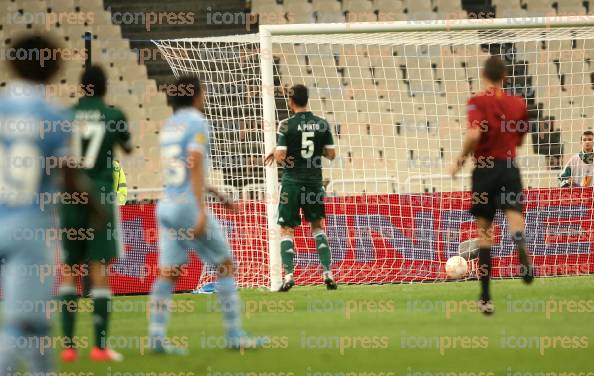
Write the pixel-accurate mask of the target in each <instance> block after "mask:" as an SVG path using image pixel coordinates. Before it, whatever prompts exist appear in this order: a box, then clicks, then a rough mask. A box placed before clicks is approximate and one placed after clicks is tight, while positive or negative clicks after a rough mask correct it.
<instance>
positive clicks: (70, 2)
mask: <svg viewBox="0 0 594 376" xmlns="http://www.w3.org/2000/svg"><path fill="white" fill-rule="evenodd" d="M48 8H49V9H50V10H51V12H52V13H65V12H74V10H75V5H74V0H49V1H48Z"/></svg>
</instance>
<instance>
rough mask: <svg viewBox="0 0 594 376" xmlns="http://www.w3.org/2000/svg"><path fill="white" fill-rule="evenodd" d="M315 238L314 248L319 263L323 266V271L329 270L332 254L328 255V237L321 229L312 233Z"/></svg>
mask: <svg viewBox="0 0 594 376" xmlns="http://www.w3.org/2000/svg"><path fill="white" fill-rule="evenodd" d="M313 236H314V239H315V240H316V249H317V250H318V256H319V257H320V263H321V264H322V266H323V267H324V271H325V272H328V271H330V263H331V262H332V256H331V255H330V246H328V238H327V237H326V234H325V233H324V231H323V230H318V231H316V232H314V234H313Z"/></svg>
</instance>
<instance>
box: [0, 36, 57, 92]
mask: <svg viewBox="0 0 594 376" xmlns="http://www.w3.org/2000/svg"><path fill="white" fill-rule="evenodd" d="M8 58H9V60H10V66H11V68H12V70H13V71H14V72H15V73H16V75H17V76H18V77H19V78H22V79H26V80H29V81H33V82H37V83H47V82H48V81H50V80H51V79H52V77H54V75H55V74H56V73H57V72H58V71H59V70H60V67H61V65H62V57H61V53H60V48H59V46H58V44H57V43H55V42H54V41H53V40H51V38H48V37H45V36H41V35H36V34H28V35H25V36H22V37H18V38H16V39H15V40H14V41H13V43H12V44H11V46H10V47H9V53H8Z"/></svg>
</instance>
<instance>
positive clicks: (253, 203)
mask: <svg viewBox="0 0 594 376" xmlns="http://www.w3.org/2000/svg"><path fill="white" fill-rule="evenodd" d="M566 21H567V22H566ZM432 22H433V24H432V25H429V24H425V23H422V22H419V23H417V24H415V23H409V22H401V23H390V24H385V23H384V24H379V25H375V24H349V25H298V26H295V25H283V26H282V27H266V28H265V32H266V33H269V32H270V33H271V36H270V37H269V38H265V39H262V35H258V34H250V35H239V36H230V37H216V38H215V37H213V38H200V39H197V38H194V39H177V40H160V41H155V43H156V44H157V46H158V47H159V49H160V51H161V53H162V54H163V56H164V57H165V58H166V60H167V61H168V63H169V65H170V66H171V69H172V70H173V72H174V74H175V75H176V76H177V75H181V74H197V75H199V76H201V77H202V78H203V79H204V80H205V82H206V83H207V90H208V91H207V111H206V112H207V117H208V118H209V120H210V123H211V125H212V143H211V152H212V161H213V166H212V167H213V171H212V172H211V175H210V176H211V180H212V183H213V184H214V185H218V186H222V187H226V189H227V190H228V191H230V192H233V193H234V194H235V195H236V198H237V199H238V200H240V202H241V205H242V206H243V207H242V211H241V212H239V213H237V214H231V213H227V212H224V211H222V210H219V209H217V208H215V209H216V211H217V213H218V214H219V215H220V216H221V218H222V220H223V222H224V224H225V226H227V228H228V229H229V230H230V237H231V240H232V245H233V250H234V255H235V259H236V262H237V264H238V267H239V281H240V284H241V285H242V286H268V285H275V284H278V283H279V282H280V254H279V248H278V244H277V243H278V242H279V237H278V228H277V226H276V217H275V215H276V213H275V210H276V205H277V203H278V176H280V174H281V173H282V171H280V170H279V171H277V170H276V169H275V168H272V167H269V168H266V167H265V166H264V165H263V161H262V158H263V156H264V154H265V153H266V152H268V151H270V149H271V148H272V146H273V145H274V143H275V128H276V124H277V122H278V121H280V120H282V119H285V118H287V117H288V116H290V115H291V114H290V113H289V110H288V107H287V97H286V94H287V92H288V88H289V87H290V86H292V85H294V84H305V85H306V86H307V87H308V88H309V93H310V100H309V108H310V109H311V111H313V112H314V113H315V114H318V115H319V116H322V117H325V118H326V119H327V120H328V121H329V122H330V124H331V126H332V130H333V133H334V135H335V137H334V138H335V143H336V144H337V158H336V160H335V161H333V162H331V163H330V162H327V161H325V163H324V165H323V176H324V184H325V187H326V192H327V196H328V198H327V200H326V211H327V218H326V227H327V230H326V232H327V234H328V237H329V242H330V247H331V251H332V258H333V270H334V273H335V276H336V277H337V279H338V281H339V283H340V282H342V283H393V282H410V281H428V280H435V281H439V280H444V279H446V276H445V270H444V264H445V261H446V260H447V259H448V258H449V257H451V256H455V255H458V254H460V252H461V251H462V252H468V251H469V250H468V249H467V248H468V245H469V244H476V242H473V241H471V240H472V239H473V238H475V237H476V234H475V232H476V229H475V227H474V223H473V219H472V217H471V216H470V215H469V214H468V212H467V210H468V208H469V207H470V193H469V189H470V173H471V168H472V164H468V165H467V166H466V167H465V170H464V171H463V173H462V174H461V175H460V176H459V177H458V178H457V179H455V180H452V179H451V178H450V177H449V176H448V175H447V166H448V165H449V163H450V162H451V161H452V159H453V157H454V155H455V153H457V152H458V151H459V150H460V148H461V146H462V139H463V135H464V132H465V128H466V101H467V100H468V98H469V97H470V96H471V95H473V94H474V93H476V92H478V91H480V90H481V79H480V68H481V65H482V64H483V62H484V61H485V60H486V59H487V58H488V57H489V56H490V55H499V56H501V58H502V59H503V60H504V62H505V63H506V64H507V66H508V79H507V80H506V89H507V90H508V91H509V92H511V93H515V94H517V95H522V96H524V97H525V99H526V101H527V103H528V105H529V107H530V108H531V122H530V128H531V129H530V134H528V135H527V137H526V142H525V143H524V145H523V146H522V147H521V148H520V149H519V156H518V158H517V160H518V164H519V166H520V168H521V171H522V179H523V185H524V187H525V189H526V191H525V204H524V206H525V213H524V214H525V216H526V221H527V225H526V234H527V239H528V247H529V250H530V253H531V254H532V257H533V260H534V262H535V264H536V266H537V272H538V273H539V274H540V275H568V274H584V273H590V272H592V271H594V265H593V263H592V261H594V256H593V254H592V235H591V234H592V226H593V225H594V211H593V209H594V208H593V203H592V201H593V200H592V188H591V184H590V186H589V187H587V186H585V185H586V184H585V183H584V184H581V183H580V186H577V185H575V186H573V187H567V188H561V181H560V179H559V175H560V174H561V173H562V168H563V167H564V165H565V163H566V162H567V161H568V160H569V158H570V157H572V156H574V155H580V154H579V153H580V152H582V151H583V150H582V142H581V135H582V133H583V132H584V131H586V130H591V129H592V124H593V121H594V120H593V114H594V101H592V98H593V94H594V91H593V88H594V83H593V77H594V73H593V72H594V28H592V27H591V26H587V25H588V24H593V23H594V18H593V17H581V19H580V20H577V19H576V18H571V17H566V18H565V19H563V20H562V19H546V18H539V19H521V20H520V19H504V20H496V21H494V20H482V21H480V20H474V21H467V20H466V21H460V20H457V21H455V23H454V24H450V23H448V21H443V22H440V21H432ZM428 25H429V26H431V27H429V26H428ZM374 29H377V30H374ZM263 30H264V29H263V28H262V27H261V33H262V32H263ZM264 40H265V41H266V45H263V44H262V43H263V42H262V41H264ZM271 68H272V69H271ZM590 168H591V167H590ZM574 173H575V172H574ZM578 180H579V178H578V177H576V179H575V181H578ZM494 223H495V227H494V229H495V245H494V247H493V259H494V271H493V274H494V276H496V277H515V276H517V275H518V267H517V264H518V262H517V258H516V254H515V251H514V248H513V243H512V241H511V239H510V237H509V236H508V234H507V228H506V222H505V220H504V218H503V216H502V213H498V214H497V216H496V218H495V221H494ZM461 244H462V247H461ZM295 245H296V257H295V263H296V272H295V276H296V282H297V283H298V284H308V283H319V282H321V267H320V266H319V262H318V255H317V253H316V251H315V243H314V241H313V239H312V237H311V235H310V229H309V226H308V225H307V224H305V225H303V226H301V227H299V228H297V230H296V242H295ZM472 276H473V274H472V272H471V273H469V275H468V277H469V278H470V277H472Z"/></svg>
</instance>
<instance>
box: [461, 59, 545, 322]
mask: <svg viewBox="0 0 594 376" xmlns="http://www.w3.org/2000/svg"><path fill="white" fill-rule="evenodd" d="M505 71H506V67H505V64H504V63H503V62H502V61H501V59H500V58H499V57H496V56H492V57H490V58H489V59H487V61H486V62H485V65H484V67H483V71H482V78H483V80H484V83H485V91H483V92H481V93H478V94H477V95H475V96H473V97H472V98H470V100H469V101H468V104H467V112H468V129H467V131H466V136H465V138H464V143H463V146H462V151H461V152H460V154H459V156H458V157H457V158H456V160H455V161H454V163H453V164H452V166H451V167H450V174H451V175H452V177H455V176H456V174H457V173H458V171H460V169H461V168H462V166H463V165H464V162H465V161H466V158H467V157H468V156H469V155H471V154H472V155H473V157H474V160H475V168H474V171H473V172H472V208H471V209H470V212H471V213H472V215H474V217H475V218H476V223H477V227H478V230H479V264H480V267H479V272H478V274H479V277H480V281H481V287H482V293H481V297H480V300H479V308H480V311H481V312H482V313H484V314H487V315H489V314H492V313H493V312H494V306H493V303H492V302H491V294H490V292H489V279H490V274H491V246H492V244H493V233H492V224H493V218H494V217H495V211H496V210H497V209H502V210H503V211H504V213H505V217H506V218H507V222H508V225H509V229H510V232H511V235H512V239H513V241H514V244H515V246H516V248H517V250H518V255H519V258H520V262H521V264H522V267H521V271H520V274H521V275H522V278H523V280H524V282H526V283H531V282H532V280H533V279H534V272H533V269H532V265H531V263H530V259H529V255H528V250H527V249H526V237H525V234H524V217H523V215H522V202H523V196H522V181H521V178H520V170H519V169H518V167H517V165H516V162H515V157H516V148H517V147H518V146H521V145H522V142H523V141H524V136H525V135H526V132H527V131H528V111H527V108H526V103H525V101H524V99H523V98H522V97H519V96H513V95H508V94H507V93H506V92H505V91H504V90H503V89H502V84H503V80H504V79H505Z"/></svg>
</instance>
